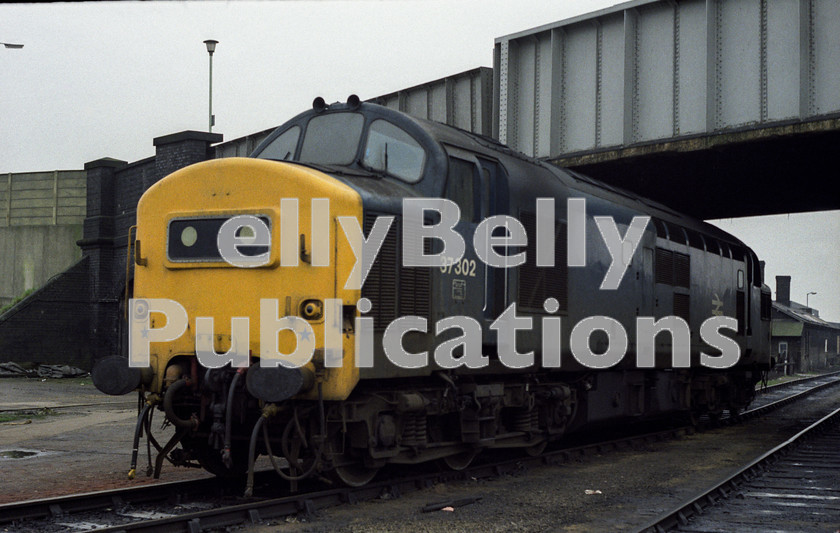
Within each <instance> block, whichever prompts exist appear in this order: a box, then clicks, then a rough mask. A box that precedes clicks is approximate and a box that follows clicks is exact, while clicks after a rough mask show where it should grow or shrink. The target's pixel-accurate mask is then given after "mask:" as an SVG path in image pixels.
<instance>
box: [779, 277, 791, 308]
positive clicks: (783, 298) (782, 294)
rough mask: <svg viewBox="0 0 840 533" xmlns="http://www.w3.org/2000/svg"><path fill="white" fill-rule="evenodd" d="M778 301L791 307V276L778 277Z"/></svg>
mask: <svg viewBox="0 0 840 533" xmlns="http://www.w3.org/2000/svg"><path fill="white" fill-rule="evenodd" d="M776 301H777V302H779V303H780V304H782V305H787V306H790V276H776Z"/></svg>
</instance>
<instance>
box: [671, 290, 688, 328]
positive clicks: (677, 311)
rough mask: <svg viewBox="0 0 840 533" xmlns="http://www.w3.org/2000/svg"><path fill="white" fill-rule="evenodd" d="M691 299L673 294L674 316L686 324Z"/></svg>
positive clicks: (684, 295)
mask: <svg viewBox="0 0 840 533" xmlns="http://www.w3.org/2000/svg"><path fill="white" fill-rule="evenodd" d="M690 304H691V298H690V297H689V295H687V294H679V293H674V316H678V317H680V318H682V319H683V320H685V321H686V322H688V321H689V320H688V319H689V315H690V313H689V309H690Z"/></svg>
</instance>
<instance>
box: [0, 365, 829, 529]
mask: <svg viewBox="0 0 840 533" xmlns="http://www.w3.org/2000/svg"><path fill="white" fill-rule="evenodd" d="M838 383H840V372H838V373H834V374H832V375H823V376H817V377H814V378H807V379H806V380H798V381H796V382H789V383H785V384H782V386H776V387H772V388H769V387H768V388H767V390H771V391H773V393H772V394H768V393H766V392H765V393H764V394H763V395H762V396H763V398H764V400H762V401H761V402H758V403H764V404H763V405H760V406H759V407H756V408H754V409H751V410H749V411H745V412H743V413H740V414H739V415H738V416H737V417H729V416H726V414H725V415H724V417H723V418H722V419H721V420H720V422H721V423H735V422H737V421H739V420H744V419H748V418H754V417H757V416H761V415H764V414H766V413H768V412H770V411H772V410H774V409H778V408H780V407H782V406H784V405H788V404H789V403H792V402H794V401H797V400H799V399H802V398H804V397H806V396H808V395H809V394H812V393H814V392H817V391H819V390H823V389H825V388H826V387H830V386H832V385H836V384H838ZM799 389H804V390H799ZM786 390H788V391H790V390H792V391H794V394H784V392H783V391H786ZM774 395H781V396H784V397H782V398H779V399H774V398H771V396H774ZM770 399H772V401H769V402H767V400H770ZM765 402H766V403H765ZM693 432H694V428H693V427H691V426H686V427H676V428H671V429H668V430H664V431H655V432H651V433H646V434H643V435H631V436H627V437H622V438H618V439H613V440H608V441H599V442H587V443H583V444H579V445H576V446H573V447H566V448H562V449H557V450H552V451H548V452H546V453H544V454H543V455H540V456H538V457H525V456H521V457H520V456H518V457H515V458H513V459H511V458H505V459H501V460H492V459H491V460H488V461H486V462H485V463H482V464H477V465H474V466H470V467H468V468H466V469H464V470H462V471H458V472H454V471H442V472H421V473H417V474H414V475H409V476H402V477H393V478H390V479H386V480H383V481H379V482H374V483H371V484H368V485H365V486H364V487H359V488H346V487H342V488H334V489H328V490H318V489H312V490H308V489H309V488H308V487H302V488H303V490H302V491H301V492H299V493H296V494H283V495H276V494H274V495H271V496H272V497H266V496H265V492H266V491H268V490H269V489H268V487H270V486H271V480H274V479H275V476H274V475H273V472H265V473H262V474H263V475H262V476H261V477H258V478H257V481H256V487H257V488H258V490H257V491H256V492H257V494H260V490H259V489H260V487H264V488H263V489H262V492H263V497H262V498H261V499H257V498H252V499H248V500H243V499H240V498H238V495H240V494H242V490H241V489H242V487H241V486H240V485H236V484H233V485H232V484H231V483H230V482H225V481H222V480H219V479H210V480H208V479H203V480H191V481H183V482H169V483H159V484H154V485H146V486H141V487H132V488H130V489H119V490H110V491H101V492H96V493H89V494H79V495H71V496H64V497H60V498H51V499H44V500H34V501H28V502H19V503H13V504H5V505H0V525H4V524H6V525H7V526H5V529H6V530H8V531H49V530H50V529H51V528H52V529H53V530H56V531H58V530H62V529H61V528H67V527H72V523H84V526H85V527H87V528H88V529H93V530H96V531H155V532H157V531H189V532H194V531H202V530H207V529H214V528H223V527H226V526H230V525H234V524H246V523H257V522H259V521H261V520H267V519H271V518H276V517H281V516H288V515H291V514H298V513H305V514H311V513H314V512H315V511H317V510H318V509H323V508H327V507H331V506H334V505H340V504H342V503H348V502H356V501H363V500H369V499H375V498H379V497H382V496H383V495H385V496H387V497H399V496H400V495H401V494H404V493H408V492H411V491H414V490H420V489H423V488H426V487H429V486H432V485H433V484H435V483H441V482H444V483H445V482H448V481H453V480H462V479H468V478H476V479H482V478H490V477H496V476H500V475H505V474H511V473H517V472H520V471H522V470H523V469H527V468H529V467H538V466H540V465H555V464H563V463H566V462H570V461H575V460H579V459H581V458H586V457H588V456H592V455H596V454H603V453H608V452H610V451H614V450H626V449H633V448H637V447H640V446H644V445H646V444H650V443H653V442H659V441H663V440H667V439H672V438H678V437H680V436H682V435H686V434H691V433H693ZM487 455H492V454H487ZM425 470H428V468H426V469H425ZM207 499H212V500H213V501H214V502H215V503H213V504H212V505H214V506H215V507H214V508H212V509H206V508H204V509H199V510H190V508H191V506H193V507H192V509H195V507H194V506H195V505H203V506H205V507H206V505H207V504H206V501H207ZM195 501H198V502H204V503H199V504H195V503H193V502H195ZM144 518H145V519H144Z"/></svg>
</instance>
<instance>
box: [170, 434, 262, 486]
mask: <svg viewBox="0 0 840 533" xmlns="http://www.w3.org/2000/svg"><path fill="white" fill-rule="evenodd" d="M181 445H182V446H183V447H184V449H186V450H188V451H189V452H190V454H191V455H192V456H193V457H194V458H195V460H196V461H198V464H200V465H201V467H202V468H204V469H205V470H207V471H208V472H210V473H211V474H213V475H214V476H216V477H221V478H236V477H241V476H244V475H245V473H246V472H247V471H248V450H247V449H245V448H243V447H242V446H239V447H234V448H233V449H232V450H231V454H232V456H233V457H232V459H233V464H232V466H231V468H228V467H227V466H225V463H224V462H223V461H222V455H221V453H220V452H219V450H214V449H212V448H210V447H209V446H207V445H203V444H201V443H199V442H197V441H195V440H193V441H187V440H186V439H184V440H183V441H181Z"/></svg>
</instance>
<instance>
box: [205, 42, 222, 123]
mask: <svg viewBox="0 0 840 533" xmlns="http://www.w3.org/2000/svg"><path fill="white" fill-rule="evenodd" d="M204 44H205V45H207V53H208V54H210V112H209V115H210V117H209V124H210V125H209V127H208V129H207V131H209V132H212V131H213V123H215V122H216V120H215V117H213V52H215V51H216V45H217V44H219V41H215V40H213V39H207V40H206V41H204Z"/></svg>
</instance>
